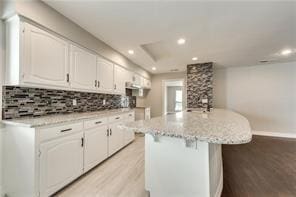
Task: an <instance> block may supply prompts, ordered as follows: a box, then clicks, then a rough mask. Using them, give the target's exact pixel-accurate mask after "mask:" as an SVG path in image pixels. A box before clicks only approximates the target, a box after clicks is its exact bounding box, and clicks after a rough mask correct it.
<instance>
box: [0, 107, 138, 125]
mask: <svg viewBox="0 0 296 197" xmlns="http://www.w3.org/2000/svg"><path fill="white" fill-rule="evenodd" d="M132 110H133V109H129V108H121V109H113V110H104V111H95V112H82V113H71V114H64V115H48V116H41V117H32V118H19V119H10V120H2V123H3V124H6V125H13V126H23V127H41V126H47V125H51V124H60V123H66V122H73V121H78V120H86V119H92V118H99V117H106V116H113V115H117V114H121V113H127V112H130V111H132Z"/></svg>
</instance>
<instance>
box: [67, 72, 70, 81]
mask: <svg viewBox="0 0 296 197" xmlns="http://www.w3.org/2000/svg"><path fill="white" fill-rule="evenodd" d="M69 81H70V75H69V73H67V82H69Z"/></svg>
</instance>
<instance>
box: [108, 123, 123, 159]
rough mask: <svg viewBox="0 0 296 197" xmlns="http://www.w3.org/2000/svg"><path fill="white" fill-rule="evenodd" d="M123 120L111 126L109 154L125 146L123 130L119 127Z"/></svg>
mask: <svg viewBox="0 0 296 197" xmlns="http://www.w3.org/2000/svg"><path fill="white" fill-rule="evenodd" d="M120 123H121V122H115V123H111V124H110V126H109V138H108V156H110V155H112V154H114V153H115V152H116V151H118V150H119V149H120V148H122V147H123V145H124V143H123V140H124V139H123V131H122V129H120V128H119V127H118V125H119V124H120Z"/></svg>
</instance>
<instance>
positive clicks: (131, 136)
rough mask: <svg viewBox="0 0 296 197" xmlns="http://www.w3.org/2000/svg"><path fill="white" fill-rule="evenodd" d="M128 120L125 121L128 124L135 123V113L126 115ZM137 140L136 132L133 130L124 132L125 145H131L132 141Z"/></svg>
mask: <svg viewBox="0 0 296 197" xmlns="http://www.w3.org/2000/svg"><path fill="white" fill-rule="evenodd" d="M126 116H127V117H126V119H125V121H126V122H133V121H135V112H130V113H128V114H126ZM134 139H135V132H134V131H133V130H132V129H129V130H127V129H125V130H124V137H123V141H124V144H125V145H126V144H128V143H130V142H131V141H133V140H134Z"/></svg>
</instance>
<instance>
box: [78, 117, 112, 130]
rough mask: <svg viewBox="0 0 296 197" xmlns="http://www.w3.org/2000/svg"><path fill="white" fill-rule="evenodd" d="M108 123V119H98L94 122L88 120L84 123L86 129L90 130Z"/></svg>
mask: <svg viewBox="0 0 296 197" xmlns="http://www.w3.org/2000/svg"><path fill="white" fill-rule="evenodd" d="M107 122H108V119H107V118H96V119H93V120H86V121H84V128H85V129H89V128H93V127H97V126H101V125H104V124H106V123H107Z"/></svg>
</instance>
